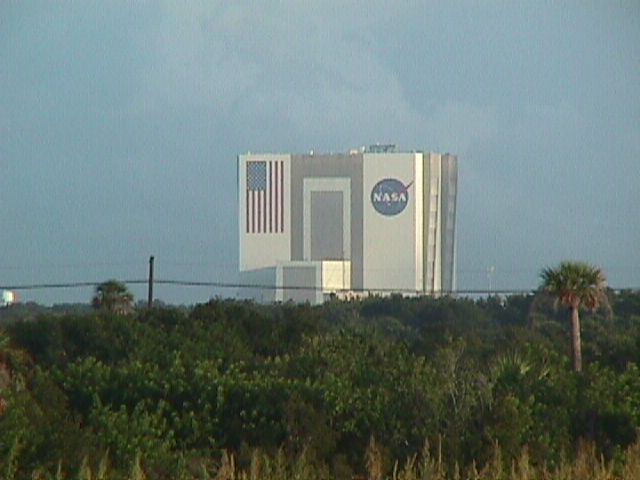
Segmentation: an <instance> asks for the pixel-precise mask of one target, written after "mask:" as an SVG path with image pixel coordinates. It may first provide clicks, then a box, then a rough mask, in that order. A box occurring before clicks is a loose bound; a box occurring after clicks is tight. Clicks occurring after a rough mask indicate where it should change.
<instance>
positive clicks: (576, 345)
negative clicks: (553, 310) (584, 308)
mask: <svg viewBox="0 0 640 480" xmlns="http://www.w3.org/2000/svg"><path fill="white" fill-rule="evenodd" d="M579 310H580V306H579V305H572V306H571V341H572V343H573V370H574V371H576V372H578V373H580V372H582V341H581V339H580V315H579V313H578V312H579Z"/></svg>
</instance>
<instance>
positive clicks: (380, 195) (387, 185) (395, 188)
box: [371, 178, 413, 217]
mask: <svg viewBox="0 0 640 480" xmlns="http://www.w3.org/2000/svg"><path fill="white" fill-rule="evenodd" d="M412 183H413V182H411V183H410V184H408V185H405V184H404V183H402V182H401V181H400V180H396V179H395V178H385V179H384V180H380V181H379V182H378V183H376V184H375V186H374V187H373V190H371V203H372V204H373V208H375V209H376V212H378V213H380V214H382V215H385V216H387V217H391V216H393V215H398V214H399V213H401V212H402V211H403V210H404V209H405V208H406V206H407V203H408V202H409V187H410V186H411V184H412Z"/></svg>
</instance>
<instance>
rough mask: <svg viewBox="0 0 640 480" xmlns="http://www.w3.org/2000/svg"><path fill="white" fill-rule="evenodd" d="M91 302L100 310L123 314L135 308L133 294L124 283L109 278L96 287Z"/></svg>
mask: <svg viewBox="0 0 640 480" xmlns="http://www.w3.org/2000/svg"><path fill="white" fill-rule="evenodd" d="M91 303H92V305H93V307H94V308H96V309H98V310H105V311H107V312H111V313H116V314H120V315H123V314H127V313H131V311H132V310H133V295H132V294H131V292H129V289H128V288H127V286H126V285H125V284H124V283H122V282H118V281H117V280H108V281H106V282H103V283H101V284H100V285H98V286H97V287H96V294H95V296H94V297H93V300H92V302H91Z"/></svg>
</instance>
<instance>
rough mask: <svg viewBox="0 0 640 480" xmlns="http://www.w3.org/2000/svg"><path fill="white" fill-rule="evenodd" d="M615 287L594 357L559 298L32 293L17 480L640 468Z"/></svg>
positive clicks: (635, 362)
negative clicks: (97, 299)
mask: <svg viewBox="0 0 640 480" xmlns="http://www.w3.org/2000/svg"><path fill="white" fill-rule="evenodd" d="M608 296H609V302H608V303H609V305H610V307H611V310H612V311H613V314H611V310H606V311H601V312H600V311H599V312H594V313H590V314H584V315H583V318H582V330H583V332H582V355H583V362H584V365H583V371H582V373H576V372H574V371H573V368H572V350H571V348H572V347H571V340H570V322H569V320H568V316H567V312H566V310H559V311H556V310H555V309H554V307H553V300H552V299H551V298H547V297H545V296H543V295H541V294H540V295H536V296H534V295H529V296H513V297H508V298H498V297H491V298H489V299H481V300H471V299H454V298H440V299H433V298H401V297H396V296H392V297H387V298H369V299H365V300H361V301H351V302H341V301H331V302H328V303H326V304H325V305H323V306H320V307H310V306H306V305H292V304H284V305H275V306H258V305H255V304H252V303H242V302H237V301H230V300H212V301H210V302H209V303H207V304H202V305H198V306H195V307H194V308H189V309H187V308H171V307H162V308H154V309H152V310H144V309H140V310H137V311H136V312H134V313H131V314H119V313H118V312H109V311H102V312H99V311H97V312H91V311H84V312H82V313H78V314H73V313H61V312H60V311H44V312H40V313H37V314H36V315H26V314H25V311H24V310H20V306H16V307H15V309H13V310H12V309H8V310H5V311H3V312H2V317H1V323H0V327H1V328H2V329H3V330H2V333H0V478H6V479H10V478H16V479H23V478H25V479H26V478H29V479H30V478H114V479H118V478H143V477H144V476H145V475H146V478H154V479H155V478H167V479H168V478H214V477H215V476H216V475H217V476H218V478H242V476H243V475H244V476H245V477H246V478H255V479H260V478H300V479H306V478H338V479H350V478H352V476H353V475H367V476H368V477H369V478H384V477H389V478H392V477H393V478H405V479H409V478H447V477H448V478H455V477H456V475H465V476H466V477H467V478H487V479H488V478H587V477H585V476H584V475H587V476H590V477H592V478H595V476H596V473H594V472H600V473H599V474H602V475H603V476H602V477H601V478H614V477H615V478H638V477H636V475H637V474H638V473H639V472H640V446H639V445H640V444H639V443H638V439H637V430H638V428H639V427H640V371H639V365H640V294H639V293H637V292H621V293H617V294H614V293H613V292H608ZM12 312H13V313H12ZM20 316H22V317H24V318H21V319H16V317H20ZM396 462H399V463H398V464H396ZM394 465H395V468H394ZM634 468H635V470H634ZM581 469H582V470H581ZM625 469H626V470H625ZM586 471H588V472H591V473H589V474H585V473H584V472H586ZM243 472H244V473H243ZM527 472H529V473H527ZM544 472H547V473H546V474H544V475H547V476H546V477H544V476H543V473H544ZM580 472H582V473H580ZM474 475H475V476H474ZM483 475H484V476H483ZM508 475H512V477H509V476H508ZM517 475H521V476H517ZM527 475H530V476H527ZM553 475H556V476H553ZM563 475H564V476H563ZM572 475H573V476H572ZM581 475H582V477H581ZM606 475H610V476H606ZM625 475H626V476H625Z"/></svg>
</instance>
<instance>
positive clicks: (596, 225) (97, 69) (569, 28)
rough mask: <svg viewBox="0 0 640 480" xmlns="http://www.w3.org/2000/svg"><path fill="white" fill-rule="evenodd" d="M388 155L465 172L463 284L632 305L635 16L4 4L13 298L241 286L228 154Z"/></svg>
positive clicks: (0, 131)
mask: <svg viewBox="0 0 640 480" xmlns="http://www.w3.org/2000/svg"><path fill="white" fill-rule="evenodd" d="M376 142H381V143H394V144H397V145H398V146H399V147H400V148H401V149H406V150H413V149H424V150H431V151H448V152H453V153H456V154H458V156H459V158H460V180H459V195H460V196H459V204H458V209H459V210H458V213H459V214H458V279H459V282H458V283H459V287H460V288H486V287H487V286H488V278H487V269H488V268H489V267H491V266H494V267H495V273H494V275H493V279H492V285H493V287H495V288H505V289H506V288H534V287H535V286H536V285H537V284H538V281H539V272H540V269H541V268H542V267H544V266H548V265H553V264H555V263H557V262H559V261H560V260H563V259H579V260H585V261H589V262H592V263H595V264H597V265H599V266H601V267H602V268H604V270H605V272H606V273H607V275H608V277H609V283H610V284H611V285H612V286H616V287H640V215H639V214H638V210H639V206H640V3H638V2H637V1H633V0H631V1H626V2H625V1H622V2H614V1H611V2H591V1H579V2H578V1H576V2H545V1H531V2H503V1H487V2H478V1H455V2H448V1H447V2H444V1H443V2H429V1H423V2H414V1H407V2H404V1H403V2H381V1H375V0H374V1H372V0H369V1H352V2H344V1H338V0H335V1H334V0H324V1H322V2H296V1H279V2H276V1H265V2H249V1H234V2H226V1H202V2H172V1H167V2H156V1H140V2H129V1H112V2H38V1H33V2H11V1H10V2H3V3H2V5H1V6H0V172H1V173H0V212H1V215H2V226H1V227H0V248H2V252H3V254H2V257H0V285H20V284H30V283H51V282H73V281H94V280H96V281H100V280H105V279H107V278H119V279H131V278H145V276H146V274H147V265H148V258H149V255H155V257H156V276H157V277H158V278H167V279H184V280H202V281H221V282H227V281H228V282H234V281H235V280H236V271H237V255H238V254H237V225H236V216H237V214H236V209H237V206H236V164H235V162H236V156H237V154H239V153H244V152H247V151H252V152H257V151H269V152H289V151H293V152H305V151H309V150H315V151H334V152H336V151H347V150H349V149H350V148H354V147H359V146H361V145H368V144H372V143H376ZM133 291H134V293H135V294H136V296H137V297H139V298H144V297H145V291H144V287H143V286H141V287H133ZM156 293H157V296H158V297H159V298H161V299H163V300H165V301H168V302H176V303H183V302H184V303H192V302H197V301H205V300H207V299H208V298H209V297H210V296H211V295H223V296H226V295H231V294H233V290H211V289H206V288H192V289H187V288H177V287H164V286H158V287H157V288H156ZM90 296H91V289H90V288H88V289H77V290H74V289H69V290H49V291H48V290H32V291H25V292H22V298H23V299H24V300H35V301H39V302H43V303H60V302H67V301H87V300H88V299H89V298H90Z"/></svg>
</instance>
